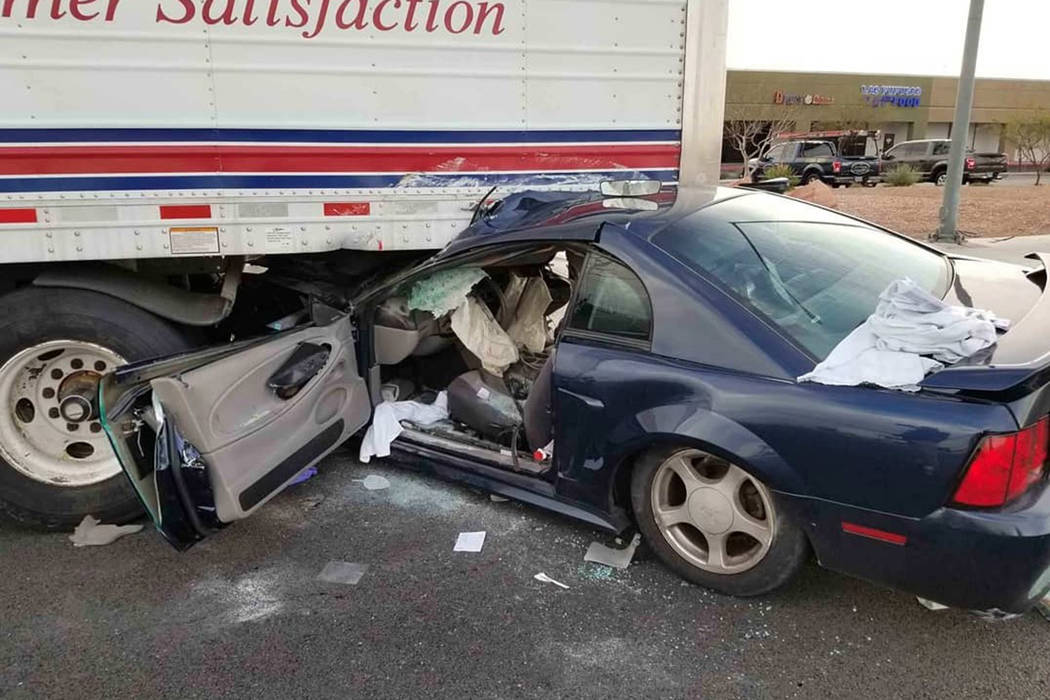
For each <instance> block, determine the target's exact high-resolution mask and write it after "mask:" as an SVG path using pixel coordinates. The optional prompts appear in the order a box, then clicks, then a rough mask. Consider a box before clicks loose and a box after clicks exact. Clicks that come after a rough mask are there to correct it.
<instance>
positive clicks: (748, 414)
mask: <svg viewBox="0 0 1050 700" xmlns="http://www.w3.org/2000/svg"><path fill="white" fill-rule="evenodd" d="M627 189H629V188H627ZM621 194H622V193H621ZM903 277H907V278H910V279H911V280H913V281H915V282H916V283H918V284H919V285H921V286H922V287H924V288H925V289H927V290H928V291H930V292H931V293H932V294H934V295H936V296H937V297H940V298H943V299H945V300H946V301H949V302H950V303H953V304H959V305H966V306H972V307H977V308H987V309H991V310H993V311H994V312H995V313H996V314H998V315H999V316H1001V317H1003V318H1009V319H1011V320H1012V321H1013V326H1012V327H1011V329H1010V330H1009V331H1008V332H1006V333H1005V334H1003V335H1001V336H1000V338H999V342H998V343H997V344H996V345H994V346H993V347H992V348H990V349H989V350H988V351H986V352H984V353H983V354H982V355H981V356H980V357H972V358H968V359H966V360H964V361H962V362H960V363H957V364H955V365H952V366H950V367H947V368H945V369H943V370H941V371H938V372H935V373H933V374H930V375H928V376H927V378H926V380H925V381H924V382H923V383H922V385H921V387H920V390H919V391H917V392H913V393H906V392H900V391H891V390H884V389H879V388H874V387H868V386H825V385H820V384H812V383H799V382H798V381H797V380H796V378H797V377H798V376H800V375H802V374H804V373H806V372H808V371H810V370H812V369H813V367H814V365H815V364H816V363H817V362H819V361H820V360H821V359H823V358H824V357H826V356H827V354H828V353H829V352H830V351H831V349H832V348H834V347H835V346H836V344H837V343H838V342H839V341H841V340H842V339H843V338H844V337H845V336H846V335H847V334H849V333H850V332H851V331H852V330H853V329H854V328H856V327H857V326H858V325H859V324H860V323H862V322H863V321H864V320H865V319H866V318H867V317H868V315H869V314H871V313H872V311H873V310H874V308H875V305H876V302H877V299H878V295H879V293H880V292H881V291H882V290H883V289H885V288H886V286H887V285H888V284H889V283H890V282H892V281H894V280H896V279H899V278H903ZM333 284H334V283H331V282H330V283H329V287H331V286H332V285H333ZM1046 292H1047V273H1046V267H1045V265H1043V266H1041V265H1039V264H1033V266H1032V268H1022V267H1017V266H1012V265H1006V264H1000V263H995V262H989V261H984V260H975V259H970V258H961V257H952V256H948V255H944V254H942V253H940V252H937V251H936V250H933V249H931V248H929V247H927V246H925V245H922V244H921V243H917V242H915V241H913V240H910V239H908V238H905V237H903V236H900V235H897V234H895V233H892V232H889V231H886V230H884V229H881V228H879V227H877V226H873V225H871V224H869V223H866V222H864V221H860V220H858V219H854V218H851V217H848V216H844V215H842V214H840V213H836V212H834V211H830V210H827V209H824V208H821V207H818V206H814V205H810V204H807V203H803V202H800V201H797V200H793V199H789V198H786V197H782V196H778V195H774V194H769V193H763V192H755V191H750V190H745V189H727V188H717V189H708V190H701V191H679V192H674V191H668V190H666V189H665V190H664V191H662V192H659V193H655V194H650V195H644V196H634V197H622V196H621V197H605V196H601V195H599V194H597V193H594V194H581V193H552V192H531V193H524V194H516V195H513V196H509V197H507V198H506V199H503V200H501V201H499V202H496V203H495V204H493V205H490V206H487V207H484V208H481V209H480V210H479V212H478V214H477V216H476V217H475V221H474V223H473V224H472V225H471V226H470V227H469V228H468V229H466V230H465V231H464V232H463V233H462V234H461V235H460V236H459V237H458V238H456V239H455V240H454V241H453V242H452V243H451V244H449V245H448V246H447V247H446V248H445V249H444V250H442V251H441V252H440V253H438V254H437V255H436V256H434V257H432V258H430V259H429V260H427V261H425V262H424V263H422V264H420V265H417V266H416V267H413V268H411V269H408V270H407V271H403V272H400V273H398V274H397V275H395V276H394V277H392V278H389V279H386V280H382V281H379V282H375V281H372V282H370V283H369V284H367V285H364V286H363V288H362V289H360V290H358V291H356V292H353V293H350V292H348V293H347V298H348V299H349V303H346V304H338V303H335V302H333V301H332V300H331V299H330V298H328V297H325V298H313V299H311V300H310V302H309V306H310V309H309V310H310V312H311V321H310V322H308V323H304V324H303V325H300V326H298V327H295V328H292V329H291V330H287V331H284V332H282V333H278V334H274V335H270V336H266V337H263V338H258V339H252V340H247V341H242V342H239V343H235V344H232V345H227V346H223V347H219V348H213V349H209V350H204V351H201V352H196V353H191V354H187V355H181V356H175V357H170V358H164V359H161V360H157V361H153V362H149V363H144V364H138V365H132V366H128V367H126V368H122V369H120V370H118V371H117V372H116V373H114V374H111V375H109V376H108V377H107V378H106V380H105V381H104V383H103V386H102V388H101V391H100V399H101V403H102V410H103V415H104V418H105V422H106V429H107V432H108V434H109V436H110V438H111V441H112V443H113V445H114V448H115V449H116V451H117V453H118V455H119V457H120V458H121V461H122V463H123V465H124V468H125V471H126V472H127V474H128V476H129V479H130V481H131V483H132V485H133V486H134V487H135V490H136V491H137V493H138V495H139V496H140V498H141V499H142V501H143V503H144V505H145V506H146V509H147V510H148V511H149V513H150V515H151V517H152V519H153V521H154V523H155V524H156V526H157V528H158V529H159V530H160V532H161V533H162V534H163V535H164V536H165V537H166V538H167V539H168V540H169V541H170V542H172V543H173V544H174V545H175V546H177V547H179V548H184V547H187V546H189V545H191V544H192V543H194V542H196V541H198V540H200V539H202V538H204V537H206V536H208V535H210V534H212V533H214V532H216V531H217V530H219V529H220V528H222V527H223V526H225V525H227V524H229V523H232V522H234V521H236V520H239V519H242V518H244V517H246V516H248V515H250V514H251V513H252V512H254V511H255V510H256V509H258V508H259V507H261V506H262V505H263V504H264V503H265V502H266V501H267V500H268V499H270V498H272V497H273V496H274V495H275V494H277V493H278V492H280V491H281V490H282V489H283V488H284V487H285V486H287V485H288V484H289V483H290V482H291V481H293V480H294V479H295V477H296V476H297V475H298V474H300V473H301V472H302V471H303V470H304V469H306V468H307V467H309V466H310V465H311V464H313V463H315V462H316V461H317V460H319V459H321V458H322V457H323V456H324V455H326V454H327V453H329V452H330V451H331V450H333V449H335V448H336V447H337V446H338V445H340V444H341V443H343V442H344V441H345V440H346V439H348V438H350V437H351V436H353V435H355V434H357V433H363V432H364V431H365V430H366V429H368V428H369V426H370V425H371V426H372V427H371V430H370V432H369V434H368V436H367V437H366V438H365V442H366V444H367V445H368V447H369V450H371V451H374V452H375V453H377V454H379V455H380V456H383V455H385V454H386V453H387V449H389V450H390V454H391V455H392V457H393V458H394V459H397V460H399V461H402V462H408V463H411V464H412V465H415V466H417V467H419V468H423V469H426V470H429V471H432V472H434V473H435V474H437V475H439V476H441V477H444V478H448V479H453V480H457V481H463V482H466V483H469V484H471V485H473V486H477V487H481V488H484V489H488V490H490V491H492V492H494V493H498V494H503V495H505V496H508V497H511V498H514V499H517V500H519V501H523V502H526V503H531V504H535V505H538V506H542V507H545V508H550V509H553V510H556V511H558V512H561V513H564V514H566V515H569V516H572V517H575V518H579V519H581V520H584V521H587V522H589V523H592V524H595V525H598V526H601V527H604V528H607V529H609V530H612V531H616V532H621V531H625V530H627V529H629V528H632V527H636V528H637V529H638V530H640V531H641V534H642V535H643V536H644V538H645V541H646V543H647V544H648V546H649V547H650V548H651V549H652V550H653V551H654V552H655V553H656V554H657V556H659V558H660V559H661V560H662V561H663V562H664V563H665V564H666V565H667V566H669V567H670V568H671V569H673V570H674V571H675V572H677V573H678V574H679V575H681V576H682V577H683V578H685V579H687V580H689V581H692V582H695V583H697V584H700V585H703V586H707V587H709V588H713V589H715V590H718V591H722V592H725V593H730V594H734V595H742V596H751V595H758V594H762V593H765V592H767V591H770V590H772V589H774V588H776V587H778V586H780V585H782V584H784V583H786V582H787V581H788V580H789V579H791V577H792V576H793V575H794V574H795V573H796V572H797V571H798V570H799V567H801V566H802V564H803V562H804V561H805V560H806V558H807V557H808V556H809V554H810V552H811V551H812V552H813V553H815V554H816V557H817V559H818V560H819V561H820V563H821V564H822V565H823V566H825V567H828V568H830V569H834V570H836V571H841V572H844V573H848V574H851V575H854V576H860V577H863V578H867V579H870V580H872V581H877V582H880V583H883V584H887V585H890V586H893V587H896V588H900V589H903V590H906V591H910V592H912V593H915V594H917V595H920V596H923V597H925V598H929V599H932V600H935V601H938V602H941V603H944V604H947V605H951V606H957V607H961V608H968V609H974V610H986V611H987V610H996V611H1002V612H1020V611H1023V610H1025V609H1027V608H1028V607H1029V606H1031V605H1032V604H1033V603H1034V602H1035V601H1036V600H1038V599H1039V598H1040V597H1041V596H1043V595H1044V593H1046V591H1047V589H1048V588H1050V491H1048V489H1047V488H1046V478H1045V471H1046V469H1045V465H1046V461H1047V442H1048V417H1047V416H1048V414H1050V392H1048V390H1047V387H1048V385H1050V342H1048V341H1047V337H1048V334H1047V329H1048V328H1050V296H1048V294H1047V293H1046ZM377 407H378V408H377ZM380 409H382V410H380ZM373 417H374V423H375V424H374V425H372V423H373ZM384 436H385V438H384ZM391 439H392V440H393V442H392V444H389V443H390V440H391Z"/></svg>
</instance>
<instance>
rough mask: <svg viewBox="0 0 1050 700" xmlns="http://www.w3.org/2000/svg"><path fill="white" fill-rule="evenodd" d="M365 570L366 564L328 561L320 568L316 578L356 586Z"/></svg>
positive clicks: (366, 569) (366, 568)
mask: <svg viewBox="0 0 1050 700" xmlns="http://www.w3.org/2000/svg"><path fill="white" fill-rule="evenodd" d="M366 571H368V564H358V563H357V562H350V561H330V562H328V563H327V564H325V565H324V568H323V569H321V573H320V574H318V575H317V580H318V581H325V582H327V583H342V584H345V585H349V586H356V585H357V582H358V581H360V580H361V577H362V576H364V575H365V572H366Z"/></svg>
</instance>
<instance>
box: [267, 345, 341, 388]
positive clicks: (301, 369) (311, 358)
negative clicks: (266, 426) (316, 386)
mask: <svg viewBox="0 0 1050 700" xmlns="http://www.w3.org/2000/svg"><path fill="white" fill-rule="evenodd" d="M331 354H332V347H331V346H330V345H318V344H317V343H299V346H298V347H296V348H295V351H294V352H293V353H292V355H291V357H289V358H288V359H287V360H285V361H284V364H282V365H281V366H280V367H279V368H278V369H277V371H276V372H274V373H273V374H271V375H270V378H269V380H267V382H266V385H267V386H268V387H270V388H271V389H273V391H274V393H275V394H277V396H278V397H279V398H282V399H290V398H292V397H293V396H295V395H296V394H298V393H299V390H300V389H302V388H303V387H304V386H306V384H307V383H308V382H309V381H310V380H311V379H313V378H314V377H315V376H317V373H318V372H320V371H321V370H322V369H324V366H325V365H326V364H327V363H328V357H329V355H331Z"/></svg>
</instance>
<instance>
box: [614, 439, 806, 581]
mask: <svg viewBox="0 0 1050 700" xmlns="http://www.w3.org/2000/svg"><path fill="white" fill-rule="evenodd" d="M680 449H682V448H680V447H669V448H663V449H659V450H653V451H650V452H648V453H646V454H645V455H643V456H642V457H640V458H639V460H638V462H637V463H636V464H635V466H634V470H633V473H632V475H631V504H632V506H633V508H634V516H635V520H636V522H637V525H638V529H639V530H640V531H641V533H642V536H643V537H644V538H645V541H646V543H647V544H648V545H649V547H651V548H652V550H653V551H654V552H655V553H656V555H657V556H658V557H659V558H660V560H661V561H663V563H664V564H666V565H667V567H668V568H670V569H671V570H672V571H674V572H675V573H676V574H678V575H679V576H681V577H682V578H684V579H685V580H687V581H690V582H692V583H695V584H697V585H700V586H704V587H705V588H710V589H712V590H715V591H718V592H720V593H725V594H727V595H733V596H741V597H750V596H758V595H762V594H764V593H768V592H770V591H772V590H774V589H776V588H779V587H780V586H783V585H784V584H785V583H787V582H788V581H790V580H791V578H792V577H794V576H795V574H797V573H798V571H799V569H800V568H801V567H802V565H803V564H804V563H805V562H806V559H807V557H808V556H809V542H808V540H807V539H806V535H805V533H804V532H803V531H802V528H800V527H799V526H798V525H797V524H795V523H794V522H792V521H791V520H790V519H788V517H787V516H786V514H785V513H784V512H783V509H782V508H776V504H775V503H774V504H773V507H774V509H776V515H777V530H776V534H775V536H774V538H773V542H772V544H771V545H770V548H769V551H768V552H767V553H766V555H765V557H764V558H763V559H762V560H761V561H760V562H758V563H757V564H756V565H754V566H753V567H752V568H750V569H748V570H746V571H743V572H741V573H737V574H717V573H713V572H710V571H705V570H703V569H701V568H698V567H696V566H694V565H692V564H690V563H689V562H688V561H687V560H686V559H684V558H683V557H682V556H681V555H679V554H678V553H677V552H676V551H675V550H674V549H673V548H672V547H671V545H670V544H668V542H667V540H666V539H665V538H664V535H663V533H662V532H661V531H660V527H659V525H657V523H656V520H655V518H654V517H653V509H652V500H651V498H650V493H651V490H652V485H653V477H654V476H655V475H656V473H657V470H658V468H659V467H660V465H661V464H663V462H664V461H665V460H666V459H667V458H668V457H669V456H671V455H672V454H674V453H675V452H677V451H679V450H680Z"/></svg>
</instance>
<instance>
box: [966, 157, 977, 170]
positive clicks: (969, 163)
mask: <svg viewBox="0 0 1050 700" xmlns="http://www.w3.org/2000/svg"><path fill="white" fill-rule="evenodd" d="M976 167H977V160H976V159H974V158H967V159H966V169H967V170H973V169H974V168H976Z"/></svg>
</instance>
